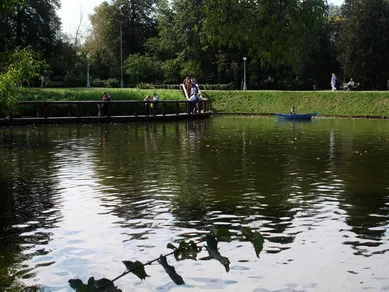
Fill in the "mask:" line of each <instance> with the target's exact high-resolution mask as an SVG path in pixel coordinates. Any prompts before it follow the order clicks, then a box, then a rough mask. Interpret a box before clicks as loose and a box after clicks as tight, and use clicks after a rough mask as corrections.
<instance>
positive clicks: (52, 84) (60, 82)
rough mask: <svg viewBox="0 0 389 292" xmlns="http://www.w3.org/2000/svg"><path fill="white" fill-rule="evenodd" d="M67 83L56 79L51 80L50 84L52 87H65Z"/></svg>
mask: <svg viewBox="0 0 389 292" xmlns="http://www.w3.org/2000/svg"><path fill="white" fill-rule="evenodd" d="M64 84H65V81H60V80H56V81H51V82H50V85H51V86H52V87H63V86H64Z"/></svg>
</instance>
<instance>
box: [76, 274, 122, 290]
mask: <svg viewBox="0 0 389 292" xmlns="http://www.w3.org/2000/svg"><path fill="white" fill-rule="evenodd" d="M68 282H69V285H70V287H71V288H72V289H73V290H75V291H77V292H122V290H120V289H118V288H117V287H116V286H115V285H114V284H113V282H112V281H110V280H108V279H106V278H102V279H100V280H95V278H94V277H90V278H89V280H88V284H84V283H83V282H82V281H81V280H80V279H72V280H69V281H68Z"/></svg>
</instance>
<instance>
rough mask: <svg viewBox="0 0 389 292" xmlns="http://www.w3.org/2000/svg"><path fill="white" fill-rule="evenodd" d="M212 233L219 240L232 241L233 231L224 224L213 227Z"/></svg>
mask: <svg viewBox="0 0 389 292" xmlns="http://www.w3.org/2000/svg"><path fill="white" fill-rule="evenodd" d="M212 234H213V235H214V236H215V237H216V238H217V240H219V241H228V242H229V241H231V232H230V231H229V230H228V228H226V227H223V226H219V227H214V228H213V229H212Z"/></svg>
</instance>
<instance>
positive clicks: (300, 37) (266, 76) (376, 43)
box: [0, 0, 389, 90]
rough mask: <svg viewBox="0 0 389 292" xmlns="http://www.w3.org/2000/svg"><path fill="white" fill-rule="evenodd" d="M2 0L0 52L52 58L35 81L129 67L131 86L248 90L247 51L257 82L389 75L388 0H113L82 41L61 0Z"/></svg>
mask: <svg viewBox="0 0 389 292" xmlns="http://www.w3.org/2000/svg"><path fill="white" fill-rule="evenodd" d="M0 7H1V12H0V36H1V39H2V42H1V44H0V53H5V52H7V51H12V50H14V49H16V48H17V47H22V48H23V47H26V46H30V47H31V48H32V49H33V50H34V51H36V52H39V53H40V54H41V55H42V56H43V58H44V59H45V60H46V62H47V63H48V64H49V66H50V70H46V71H45V72H42V75H43V77H44V78H40V79H35V80H30V81H31V85H35V86H38V85H42V86H50V85H52V86H55V85H57V86H68V87H69V86H71V87H74V86H85V85H86V84H87V82H86V78H87V74H86V71H87V67H89V69H90V75H91V77H90V78H91V83H92V86H103V85H108V86H114V87H115V86H119V85H120V78H121V72H123V75H124V84H125V86H135V85H136V84H140V83H154V84H177V83H179V82H181V81H182V80H183V78H184V77H185V76H187V75H192V76H196V78H197V79H198V80H199V81H200V82H201V83H202V84H205V83H207V84H233V87H234V88H235V89H239V88H241V86H242V81H243V66H244V65H243V64H244V62H243V59H242V58H243V57H244V56H247V64H246V65H247V83H248V88H249V89H300V90H301V89H312V88H313V85H315V87H316V88H321V89H327V88H328V87H329V79H330V76H331V73H332V72H335V73H337V75H338V78H339V79H341V82H347V81H348V79H349V78H351V77H352V78H353V79H354V80H356V82H359V83H361V88H365V89H387V80H388V79H389V72H388V69H387V68H389V66H388V65H389V53H388V52H389V37H388V36H387V33H386V32H387V31H388V29H389V3H388V1H387V0H345V2H344V4H343V5H342V6H341V7H338V6H334V5H332V4H328V3H327V1H326V0H303V1H301V0H291V1H285V0H272V1H269V0H257V1H248V0H242V1H236V0H220V1H212V0H190V1H189V0H172V1H168V0H142V1H140V0H113V1H105V2H103V3H101V4H100V5H98V6H97V7H95V9H94V12H93V13H92V15H90V16H89V17H90V21H91V29H90V31H89V32H88V33H87V34H86V35H80V32H79V31H77V32H76V33H75V35H76V39H73V38H71V37H68V36H66V35H64V34H62V33H61V31H60V28H61V27H60V19H59V17H58V15H57V10H58V8H59V7H60V1H58V0H44V1H43V0H34V1H33V0H25V1H11V0H1V1H0ZM121 52H122V53H121ZM6 67H7V65H5V66H4V67H3V71H4V69H5V68H6ZM42 80H44V82H43V81H42ZM107 80H109V81H107Z"/></svg>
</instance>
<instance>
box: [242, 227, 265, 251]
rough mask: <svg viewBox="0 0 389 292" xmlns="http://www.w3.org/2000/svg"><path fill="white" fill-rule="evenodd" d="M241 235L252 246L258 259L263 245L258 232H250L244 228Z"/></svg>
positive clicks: (261, 237)
mask: <svg viewBox="0 0 389 292" xmlns="http://www.w3.org/2000/svg"><path fill="white" fill-rule="evenodd" d="M242 233H243V235H244V236H245V237H246V239H247V240H248V241H250V242H251V244H252V245H253V246H254V249H255V254H256V255H257V257H259V254H260V253H261V251H262V250H263V244H264V243H265V240H264V238H263V236H262V234H260V233H259V232H252V231H251V229H250V228H248V227H245V228H243V229H242Z"/></svg>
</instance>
